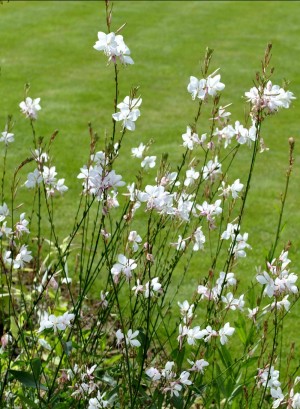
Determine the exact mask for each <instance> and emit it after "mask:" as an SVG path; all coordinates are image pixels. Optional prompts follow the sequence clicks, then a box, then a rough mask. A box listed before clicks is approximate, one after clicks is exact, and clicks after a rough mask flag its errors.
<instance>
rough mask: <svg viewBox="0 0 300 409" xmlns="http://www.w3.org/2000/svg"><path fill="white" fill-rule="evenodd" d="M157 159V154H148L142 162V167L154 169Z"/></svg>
mask: <svg viewBox="0 0 300 409" xmlns="http://www.w3.org/2000/svg"><path fill="white" fill-rule="evenodd" d="M155 161H156V156H146V157H145V158H144V159H143V161H142V163H141V167H142V168H144V169H149V168H151V169H152V168H154V167H155Z"/></svg>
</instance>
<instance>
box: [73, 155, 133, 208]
mask: <svg viewBox="0 0 300 409" xmlns="http://www.w3.org/2000/svg"><path fill="white" fill-rule="evenodd" d="M91 161H92V163H91V164H90V166H89V167H87V166H86V165H85V166H83V167H82V168H81V169H80V171H81V172H80V173H79V175H78V176H77V178H78V179H83V183H82V186H83V194H88V195H91V196H95V197H96V199H97V200H98V201H102V200H103V199H104V192H105V193H106V194H107V199H108V200H107V205H108V207H117V206H119V203H118V201H117V199H116V197H117V194H118V192H117V188H118V187H120V186H124V185H125V182H124V181H122V176H121V175H117V174H116V172H115V171H114V170H110V171H109V170H107V169H106V165H107V161H108V159H107V157H106V155H105V153H104V152H102V151H100V152H97V153H96V154H95V155H93V156H92V157H91ZM109 191H112V194H113V196H112V197H110V196H109V194H108V193H109Z"/></svg>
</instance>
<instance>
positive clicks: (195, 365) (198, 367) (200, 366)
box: [188, 359, 209, 374]
mask: <svg viewBox="0 0 300 409" xmlns="http://www.w3.org/2000/svg"><path fill="white" fill-rule="evenodd" d="M188 362H189V363H190V364H191V365H192V367H191V369H190V371H196V372H200V373H202V374H203V373H204V368H205V367H206V366H208V365H209V363H208V362H207V361H205V360H204V359H198V360H197V361H196V362H193V361H190V360H189V359H188Z"/></svg>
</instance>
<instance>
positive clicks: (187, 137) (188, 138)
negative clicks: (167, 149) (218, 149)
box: [182, 126, 201, 151]
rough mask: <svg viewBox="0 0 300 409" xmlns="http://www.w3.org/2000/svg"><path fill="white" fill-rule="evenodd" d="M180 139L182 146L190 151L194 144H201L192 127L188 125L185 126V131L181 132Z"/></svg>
mask: <svg viewBox="0 0 300 409" xmlns="http://www.w3.org/2000/svg"><path fill="white" fill-rule="evenodd" d="M182 139H183V146H184V147H185V148H188V149H189V150H191V151H192V150H193V149H194V145H201V141H200V139H199V136H198V135H197V134H196V133H195V132H193V133H192V128H190V127H189V126H187V128H186V133H185V134H182Z"/></svg>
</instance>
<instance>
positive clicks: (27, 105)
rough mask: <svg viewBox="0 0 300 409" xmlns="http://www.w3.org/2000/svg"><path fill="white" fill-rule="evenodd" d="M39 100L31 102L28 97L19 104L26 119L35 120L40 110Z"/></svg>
mask: <svg viewBox="0 0 300 409" xmlns="http://www.w3.org/2000/svg"><path fill="white" fill-rule="evenodd" d="M40 100H41V98H36V99H34V100H32V99H31V98H30V97H27V98H26V99H25V101H22V102H21V103H20V104H19V107H20V108H21V111H22V113H23V114H24V115H26V118H30V119H37V113H38V111H39V110H40V109H41V106H40Z"/></svg>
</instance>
